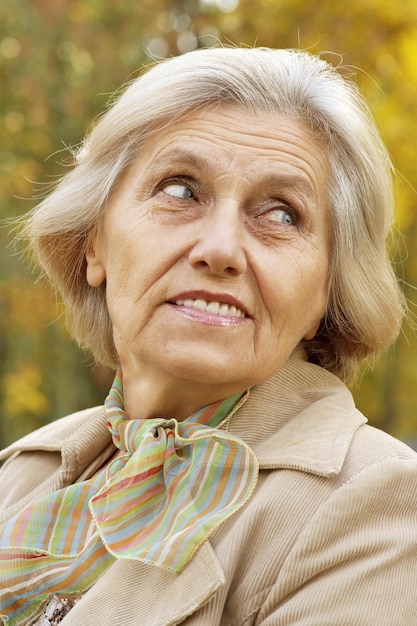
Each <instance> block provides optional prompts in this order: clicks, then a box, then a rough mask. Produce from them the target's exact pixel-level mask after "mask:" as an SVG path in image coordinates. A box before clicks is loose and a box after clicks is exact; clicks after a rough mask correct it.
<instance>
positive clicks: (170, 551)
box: [0, 372, 258, 626]
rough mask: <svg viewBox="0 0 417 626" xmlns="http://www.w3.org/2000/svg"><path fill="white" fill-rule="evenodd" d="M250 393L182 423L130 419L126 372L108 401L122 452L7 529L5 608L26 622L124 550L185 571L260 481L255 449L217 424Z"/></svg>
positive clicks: (80, 588)
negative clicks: (125, 399) (124, 386)
mask: <svg viewBox="0 0 417 626" xmlns="http://www.w3.org/2000/svg"><path fill="white" fill-rule="evenodd" d="M248 395H249V392H246V393H245V394H243V395H242V394H237V395H235V396H233V397H231V398H227V399H226V400H223V401H220V402H217V403H215V404H213V405H210V406H208V407H205V408H203V409H201V410H200V411H198V412H197V413H195V414H193V415H192V416H191V417H190V418H188V419H187V420H185V421H183V422H177V420H175V419H164V418H157V419H135V420H129V419H127V417H126V415H125V413H124V411H123V391H122V381H121V374H120V372H118V373H117V375H116V378H115V382H114V384H113V387H112V389H111V391H110V393H109V396H108V398H107V399H106V402H105V409H106V414H107V418H108V428H109V430H110V432H111V435H112V438H113V442H114V443H115V445H116V446H117V448H119V450H120V451H121V455H120V456H118V457H117V458H115V459H114V460H113V461H112V462H111V463H110V464H109V465H108V466H107V467H106V468H104V469H103V470H101V471H100V472H99V473H98V474H97V475H95V476H94V477H93V478H91V479H89V480H86V481H83V482H80V483H75V484H74V485H70V486H69V487H66V488H64V489H61V490H59V491H57V492H55V493H51V494H49V495H47V496H44V497H43V498H41V499H40V500H38V501H36V502H34V503H33V504H30V505H29V506H27V507H26V508H25V509H23V511H21V512H20V513H18V514H17V515H16V516H15V517H13V518H12V519H11V520H10V521H9V522H8V523H7V525H6V526H5V527H4V528H3V529H2V530H1V531H0V589H1V593H0V617H3V618H4V619H5V618H6V619H7V618H8V620H9V621H8V622H7V623H8V625H9V626H18V625H19V624H23V623H27V620H29V619H33V618H35V616H36V615H37V614H38V613H39V611H40V610H41V607H42V606H44V605H45V603H46V602H47V601H48V598H50V597H51V595H53V594H55V593H65V594H67V595H71V594H79V593H84V592H86V591H87V590H88V589H89V588H90V587H91V586H92V585H93V584H94V583H95V581H96V580H97V579H98V578H99V577H100V576H101V575H102V574H103V573H104V572H105V571H106V570H107V569H108V568H109V566H110V565H111V564H112V563H113V562H114V560H115V559H132V560H136V561H142V562H144V563H149V564H152V565H156V566H159V567H162V568H165V569H168V570H170V571H173V572H177V573H179V572H181V571H182V569H183V568H184V567H185V566H186V564H187V563H188V562H189V561H190V559H191V558H192V557H193V555H194V553H195V552H196V550H197V549H198V548H199V546H200V545H201V544H202V542H204V541H205V540H206V539H207V538H208V536H209V535H210V534H211V533H212V532H213V530H214V529H215V528H216V527H217V526H218V525H219V524H221V523H222V522H223V521H224V520H226V519H227V518H228V517H230V516H231V515H232V514H233V513H234V512H236V511H237V510H238V509H240V508H241V507H242V506H243V505H244V504H245V503H246V502H247V501H248V499H249V498H250V496H251V494H252V492H253V489H254V487H255V484H256V480H257V475H258V464H257V460H256V458H255V456H254V454H253V452H252V451H251V449H250V448H249V447H248V446H247V444H246V443H245V442H243V441H242V440H240V439H239V438H238V437H235V436H233V435H230V434H229V433H227V432H225V431H222V430H218V429H217V428H216V427H217V426H218V425H219V424H220V423H221V422H223V421H225V419H229V418H230V417H231V415H232V414H233V413H235V411H236V410H237V409H238V408H239V407H240V406H241V405H242V404H243V402H244V401H245V400H246V398H247V397H248Z"/></svg>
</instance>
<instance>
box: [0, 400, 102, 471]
mask: <svg viewBox="0 0 417 626" xmlns="http://www.w3.org/2000/svg"><path fill="white" fill-rule="evenodd" d="M102 414H103V408H102V407H92V408H88V409H84V410H82V411H77V412H75V413H71V414H70V415H66V416H65V417H61V418H59V419H57V420H54V421H52V422H50V423H49V424H46V425H45V426H42V427H41V428H38V429H37V430H34V431H32V432H31V433H29V434H28V435H25V436H24V437H22V438H21V439H18V440H17V441H15V442H14V443H12V444H11V445H10V446H8V447H7V448H4V449H3V450H0V461H4V460H6V459H7V458H9V457H10V456H12V455H13V454H15V453H16V452H20V451H23V450H51V451H54V450H61V449H62V447H63V446H64V444H65V442H66V441H67V440H69V439H71V437H73V436H74V435H75V434H76V433H77V431H78V430H79V429H80V428H85V425H86V424H88V423H89V422H91V420H93V421H97V420H96V418H97V416H99V415H100V416H101V415H102Z"/></svg>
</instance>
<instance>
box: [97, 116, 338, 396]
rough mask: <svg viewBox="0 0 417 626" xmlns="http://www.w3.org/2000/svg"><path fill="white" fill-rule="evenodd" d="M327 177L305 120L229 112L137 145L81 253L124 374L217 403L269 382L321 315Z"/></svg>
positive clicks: (186, 123) (321, 155)
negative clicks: (100, 289)
mask: <svg viewBox="0 0 417 626" xmlns="http://www.w3.org/2000/svg"><path fill="white" fill-rule="evenodd" d="M327 182H328V169H327V166H326V161H325V158H324V151H323V149H322V147H321V146H320V144H319V143H317V142H316V140H315V139H314V138H313V137H312V135H311V133H310V132H309V130H308V129H307V127H305V126H304V125H303V124H302V122H299V121H296V120H294V119H292V118H289V117H284V116H280V115H278V114H264V113H262V114H259V115H257V116H256V115H254V114H252V113H249V112H245V111H243V110H242V109H240V108H238V107H235V106H221V107H219V108H217V109H215V110H208V111H205V112H201V113H195V114H193V116H192V117H188V118H187V119H184V120H183V121H181V122H176V123H175V124H173V125H172V126H170V127H168V128H166V129H163V130H160V131H159V132H157V133H156V134H154V135H153V136H152V137H151V138H150V139H149V140H148V141H147V143H146V144H145V146H144V148H143V150H142V152H141V155H140V156H139V158H138V159H137V160H136V161H135V162H134V163H133V164H132V166H131V167H130V169H129V170H128V172H127V173H126V175H125V176H124V178H123V179H122V181H121V182H120V184H119V186H118V188H117V191H116V192H115V194H114V195H113V197H112V200H111V203H110V205H109V207H108V209H107V212H106V214H105V217H104V220H103V222H102V224H101V225H100V228H99V231H98V234H97V235H96V238H95V239H94V241H93V242H92V245H91V247H90V249H89V251H88V254H87V265H88V268H87V279H88V281H89V283H90V285H92V286H98V285H100V284H101V283H102V282H103V281H104V280H105V281H106V289H107V302H108V308H109V313H110V316H111V319H112V322H113V328H114V340H115V345H116V348H117V351H118V354H119V356H120V360H121V363H122V366H123V368H124V370H125V372H127V371H128V372H132V373H133V372H137V373H138V375H144V376H145V375H146V376H148V375H149V376H150V377H151V379H152V376H153V377H154V378H155V379H159V380H160V381H175V383H176V385H177V387H175V388H177V389H179V387H178V383H179V382H181V383H183V384H184V383H185V384H188V385H191V387H192V388H195V389H201V390H204V389H206V388H209V387H211V388H213V385H215V386H216V389H217V390H218V393H219V394H220V395H219V397H222V396H224V395H227V394H229V393H230V394H231V393H235V392H237V391H239V390H242V389H244V388H246V387H247V386H249V385H253V384H255V383H258V382H260V381H262V380H264V379H266V378H268V377H269V376H270V375H271V374H272V373H273V372H274V371H276V370H277V369H278V368H280V367H281V365H283V364H284V363H285V361H286V360H287V358H288V357H289V355H290V354H291V352H292V351H293V350H294V348H295V347H296V346H297V344H298V343H299V342H300V341H301V340H302V339H311V338H312V337H314V335H315V333H316V331H317V328H318V326H319V323H320V320H321V319H322V317H323V315H324V313H325V309H326V298H327V276H328V270H329V248H330V242H329V231H330V228H329V214H328V209H327V204H326V188H327Z"/></svg>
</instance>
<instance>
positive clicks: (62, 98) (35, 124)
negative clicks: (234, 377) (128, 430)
mask: <svg viewBox="0 0 417 626" xmlns="http://www.w3.org/2000/svg"><path fill="white" fill-rule="evenodd" d="M318 6H319V7H320V8H313V6H312V3H310V2H306V1H305V0H256V1H254V0H183V1H181V0H178V1H174V0H118V1H117V2H111V1H110V0H108V1H107V2H106V0H1V3H0V81H1V82H0V219H1V220H2V219H5V218H10V217H18V216H20V215H22V214H23V213H25V212H26V211H27V210H29V209H30V208H31V207H32V206H34V204H35V203H36V196H38V197H39V195H40V194H43V193H45V189H47V188H48V186H50V185H51V184H53V182H54V180H56V177H57V176H59V175H61V174H62V173H63V172H65V168H66V167H68V164H69V163H70V162H71V159H70V152H69V147H70V146H76V145H77V144H78V143H79V142H80V140H81V139H82V137H83V135H84V133H85V131H86V129H87V128H88V126H89V124H90V123H91V122H92V121H93V120H94V119H95V118H96V117H97V115H99V114H100V113H101V112H102V111H103V110H104V109H105V107H106V103H107V101H108V99H109V97H110V95H111V94H112V92H114V91H115V90H116V89H117V88H118V87H119V86H120V85H121V84H123V83H124V82H126V81H129V80H131V79H133V78H135V77H136V76H137V75H138V73H139V71H140V69H141V68H142V67H143V65H144V64H148V63H150V62H153V61H154V60H156V59H161V58H164V57H167V56H171V55H178V54H183V53H185V52H187V51H189V50H193V49H195V48H198V47H208V46H214V45H218V44H219V43H222V44H226V45H227V44H234V45H239V46H240V45H242V46H253V45H258V46H271V47H296V48H303V49H308V50H310V51H311V52H313V53H321V52H326V58H327V59H328V60H330V61H332V62H333V63H335V64H339V63H340V62H342V63H343V64H344V65H345V66H348V67H349V68H350V71H351V72H352V73H353V74H354V75H355V80H356V81H357V82H358V83H359V85H360V87H361V89H362V91H363V93H364V94H365V96H366V97H367V99H368V101H369V103H370V105H371V108H372V111H373V113H374V116H375V118H376V121H377V124H378V126H379V128H380V131H381V133H382V136H383V138H384V140H385V142H386V144H387V146H388V149H389V151H390V154H391V156H392V159H393V162H394V165H395V168H396V170H397V178H396V195H397V226H398V231H399V233H400V235H399V237H398V240H397V241H396V244H395V245H394V246H393V250H392V254H393V259H394V262H395V264H396V267H397V271H398V275H399V278H400V280H401V283H402V285H403V288H404V291H405V293H406V295H407V298H408V299H409V302H410V310H411V317H412V318H413V317H414V316H415V313H416V303H417V291H416V287H417V238H416V230H417V211H416V206H417V196H416V191H415V190H416V188H417V169H416V157H417V143H416V137H417V0H405V2H402V3H398V0H351V1H350V2H349V3H348V4H346V3H339V2H335V1H334V0H322V1H321V2H320V3H318ZM347 7H348V8H347ZM416 347H417V339H416V335H415V332H414V331H413V330H412V328H411V325H406V326H405V328H404V332H403V334H402V336H401V337H400V339H399V341H398V343H397V344H396V346H395V348H394V349H393V350H391V351H390V352H389V354H387V355H386V356H385V357H384V358H383V359H382V360H380V361H379V362H378V364H377V366H376V367H375V369H374V370H373V372H365V373H364V374H363V376H362V377H361V379H360V381H358V382H357V383H356V384H355V386H354V388H353V392H354V395H355V397H356V400H357V404H358V406H359V408H360V409H361V410H362V411H363V412H364V413H365V414H366V415H367V416H368V418H369V421H370V423H371V424H373V425H376V426H379V427H381V428H383V429H385V430H387V431H388V432H390V433H392V434H394V435H395V436H397V437H399V438H400V439H403V440H404V441H406V442H407V443H409V444H411V445H412V446H414V447H417V393H416V391H417V350H416ZM111 380H112V375H111V373H110V372H108V371H106V370H104V369H102V368H97V367H95V366H94V365H93V364H92V362H91V359H90V358H89V356H88V355H86V354H85V353H83V352H81V351H80V350H79V349H78V348H77V347H76V346H75V345H74V344H73V343H72V342H71V340H69V338H68V336H67V334H66V332H65V329H64V327H63V322H62V311H61V309H60V305H59V303H57V302H56V299H55V296H54V295H53V294H51V292H50V290H49V289H48V286H47V285H46V284H45V283H44V282H42V281H37V275H36V273H33V271H32V270H31V269H30V268H29V267H28V264H27V263H25V261H24V260H22V258H20V256H19V255H18V254H17V253H16V251H15V249H14V248H13V245H12V236H11V234H10V229H9V228H7V227H5V228H1V229H0V446H2V445H5V444H7V443H9V442H11V441H12V440H14V439H16V438H17V437H19V436H21V435H22V434H24V433H26V432H28V431H30V430H32V429H34V428H36V427H38V426H40V425H42V424H44V423H46V422H48V421H50V420H52V419H55V418H57V417H60V416H62V415H65V414H67V413H69V412H72V411H76V410H78V409H81V408H86V407H87V406H92V405H95V404H101V403H102V402H103V399H104V397H105V395H106V393H107V391H108V387H109V385H110V384H111Z"/></svg>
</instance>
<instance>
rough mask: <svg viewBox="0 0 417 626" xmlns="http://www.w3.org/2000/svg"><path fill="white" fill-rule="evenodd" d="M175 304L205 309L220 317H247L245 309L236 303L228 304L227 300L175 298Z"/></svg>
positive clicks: (200, 309)
mask: <svg viewBox="0 0 417 626" xmlns="http://www.w3.org/2000/svg"><path fill="white" fill-rule="evenodd" d="M174 304H176V305H177V306H184V307H187V308H191V309H197V310H198V311H204V312H206V313H210V314H211V315H218V316H219V317H246V315H245V313H244V311H241V310H240V309H238V308H237V307H236V306H234V305H230V304H226V303H225V302H217V301H207V300H203V299H202V298H197V299H195V300H194V299H191V298H187V299H185V300H174Z"/></svg>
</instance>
